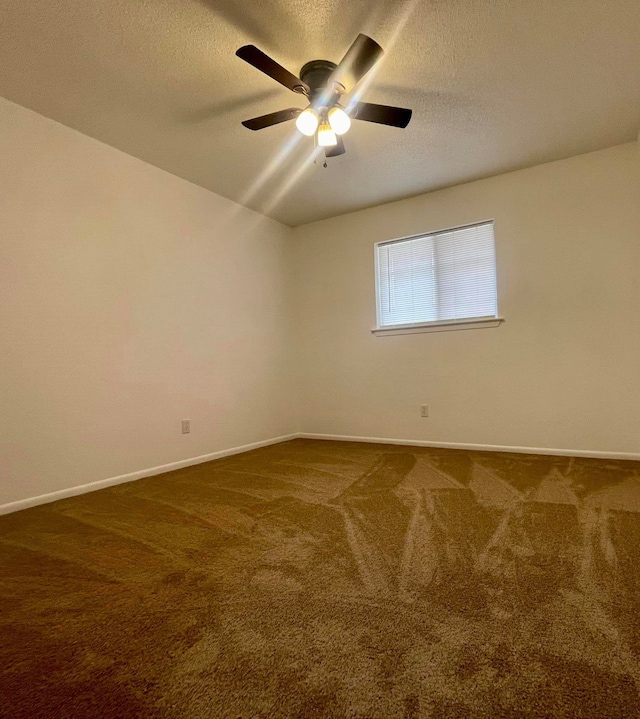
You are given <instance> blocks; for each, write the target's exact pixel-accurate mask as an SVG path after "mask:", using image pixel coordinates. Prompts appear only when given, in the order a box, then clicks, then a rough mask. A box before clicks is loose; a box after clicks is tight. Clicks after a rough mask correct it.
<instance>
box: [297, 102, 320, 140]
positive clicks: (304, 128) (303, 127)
mask: <svg viewBox="0 0 640 719" xmlns="http://www.w3.org/2000/svg"><path fill="white" fill-rule="evenodd" d="M318 122H319V120H318V114H317V113H316V112H315V110H312V109H311V108H310V107H308V108H307V109H306V110H303V111H302V112H301V113H300V114H299V115H298V117H297V119H296V127H297V128H298V130H300V132H301V133H302V134H303V135H306V136H307V137H311V136H312V135H313V134H314V133H315V131H316V130H317V129H318Z"/></svg>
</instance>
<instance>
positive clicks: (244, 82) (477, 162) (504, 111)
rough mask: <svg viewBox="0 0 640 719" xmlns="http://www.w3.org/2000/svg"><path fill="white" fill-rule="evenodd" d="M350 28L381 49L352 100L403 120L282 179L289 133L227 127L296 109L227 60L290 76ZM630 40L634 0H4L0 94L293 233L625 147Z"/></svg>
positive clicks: (331, 54)
mask: <svg viewBox="0 0 640 719" xmlns="http://www.w3.org/2000/svg"><path fill="white" fill-rule="evenodd" d="M358 32H364V33H367V34H369V35H371V36H372V37H374V38H375V39H376V40H378V41H379V42H380V43H381V44H382V46H383V47H384V48H385V50H386V56H385V59H384V62H383V63H382V64H381V65H380V67H379V68H378V72H377V74H376V75H375V76H374V77H372V78H371V83H370V85H369V87H368V89H367V91H366V94H365V95H364V98H365V99H366V100H369V101H370V102H381V103H387V104H391V105H400V106H404V107H410V108H413V110H414V116H413V119H412V121H411V123H410V125H409V127H408V128H407V129H406V130H397V129H394V128H387V127H382V126H379V125H378V126H376V125H372V124H369V123H362V122H354V127H353V129H352V130H351V131H350V132H349V134H348V135H347V136H346V138H345V142H346V146H347V154H346V155H344V156H343V157H340V158H336V159H335V160H333V161H331V162H330V163H329V167H328V168H327V169H324V168H322V167H321V166H320V164H318V165H317V166H314V165H313V164H308V165H307V166H306V169H303V170H302V172H298V170H299V168H301V167H302V168H304V161H305V159H306V158H308V155H309V152H310V150H311V141H310V140H308V139H306V138H304V139H302V138H300V137H299V135H297V133H296V132H295V129H294V126H293V123H288V124H283V125H280V126H277V127H274V128H270V129H268V130H264V131H262V132H257V133H253V132H250V131H249V130H246V129H245V128H243V127H242V126H241V125H240V123H241V121H242V120H245V119H248V118H250V117H254V116H257V115H262V114H264V113H268V112H272V111H274V110H278V109H281V108H286V107H303V106H304V99H303V98H301V97H297V96H295V95H294V94H293V93H291V92H289V91H288V90H286V89H284V88H282V87H281V86H280V85H278V84H277V83H275V82H274V81H272V80H270V79H269V78H268V77H266V76H264V75H262V74H261V73H259V72H258V71H257V70H255V69H253V68H251V67H250V66H249V65H247V64H246V63H243V62H242V61H241V60H239V59H238V58H237V57H235V55H234V53H235V51H236V49H237V48H238V47H240V46H241V45H244V44H247V43H253V44H256V45H258V46H259V47H261V48H262V49H263V50H265V51H266V52H267V53H269V54H271V55H272V56H273V57H274V59H276V60H277V61H278V62H280V63H282V64H284V65H285V66H286V67H287V68H288V69H290V70H291V71H293V72H298V71H299V69H300V67H301V66H302V65H303V64H304V63H305V62H306V61H308V60H311V59H316V58H324V59H327V60H332V61H335V62H337V61H339V60H340V58H341V57H342V55H343V54H344V52H345V51H346V49H347V48H348V47H349V45H350V44H351V42H352V41H353V40H354V38H355V36H356V35H357V33H358ZM639 36H640V3H639V2H638V1H637V0H607V2H602V0H562V2H558V0H535V2H531V0H447V1H446V2H445V1H443V0H404V1H403V2H398V0H375V1H374V2H371V1H370V0H349V2H344V1H343V0H316V1H314V2H310V0H295V1H293V2H292V1H291V0H261V2H237V0H149V1H148V2H143V3H140V2H138V3H136V2H131V1H130V0H110V1H109V2H104V1H103V0H58V2H49V3H47V2H40V1H39V0H3V2H2V5H1V7H0V66H1V67H2V73H0V95H3V96H5V97H7V98H8V99H9V100H12V101H13V102H16V103H18V104H20V105H24V106H26V107H29V108H31V109H33V110H35V111H37V112H39V113H41V114H43V115H45V116H47V117H50V118H53V119H54V120H57V121H58V122H61V123H63V124H65V125H68V126H69V127H72V128H74V129H76V130H79V131H81V132H83V133H85V134H87V135H90V136H92V137H95V138H97V139H98V140H101V141H103V142H106V143H107V144H109V145H113V146H114V147H117V148H119V149H120V150H123V151H124V152H127V153H129V154H131V155H134V156H135V157H138V158H140V159H142V160H145V161H146V162H149V163H151V164H152V165H156V166H158V167H160V168H162V169H165V170H168V171H169V172H171V173H173V174H176V175H178V176H180V177H183V178H185V179H187V180H190V181H192V182H194V183H196V184H199V185H202V186H203V187H206V188H208V189H210V190H213V191H214V192H216V193H218V194H220V195H223V196H224V197H227V198H229V199H232V200H234V201H236V202H239V203H240V204H243V205H247V206H249V207H251V208H253V209H257V210H259V211H261V212H263V213H266V214H268V215H270V216H272V217H274V218H276V219H278V220H280V221H281V222H283V223H285V224H288V225H298V224H302V223H305V222H310V221H312V220H317V219H321V218H325V217H330V216H334V215H338V214H341V213H344V212H348V211H352V210H355V209H359V208H362V207H367V206H371V205H375V204H380V203H383V202H387V201H390V200H396V199H399V198H402V197H407V196H409V195H416V194H421V193H423V192H427V191H429V190H433V189H436V188H441V187H446V186H450V185H454V184H458V183H461V182H466V181H469V180H471V179H477V178H479V177H486V176H489V175H495V174H498V173H502V172H506V171H509V170H513V169H517V168H522V167H528V166H532V165H536V164H539V163H542V162H547V161H551V160H557V159H561V158H564V157H569V156H572V155H578V154H581V153H586V152H591V151H593V150H599V149H602V148H604V147H610V146H613V145H618V144H622V143H625V142H631V141H633V140H635V139H636V138H637V136H638V129H639V126H640V104H639V101H640V84H639V82H640V81H639V78H640V43H638V37H639ZM295 137H299V140H300V141H299V142H298V144H297V146H296V147H295V148H294V150H293V151H292V152H290V153H284V154H283V153H282V148H283V147H285V146H286V145H287V142H288V141H289V140H291V138H295Z"/></svg>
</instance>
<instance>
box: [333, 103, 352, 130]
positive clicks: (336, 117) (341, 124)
mask: <svg viewBox="0 0 640 719" xmlns="http://www.w3.org/2000/svg"><path fill="white" fill-rule="evenodd" d="M328 118H329V124H330V125H331V129H332V130H333V131H334V132H335V133H336V135H344V134H345V132H348V131H349V128H350V127H351V118H350V117H349V115H347V113H346V112H345V111H344V110H343V109H342V108H341V107H332V108H331V109H330V110H329V115H328Z"/></svg>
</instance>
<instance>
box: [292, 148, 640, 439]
mask: <svg viewBox="0 0 640 719" xmlns="http://www.w3.org/2000/svg"><path fill="white" fill-rule="evenodd" d="M427 169H428V168H427ZM380 172H384V168H382V167H381V168H380ZM491 218H493V219H495V230H496V243H497V263H498V284H499V287H498V292H499V311H500V314H501V315H502V316H503V317H504V318H505V319H506V322H505V323H504V324H503V325H502V326H501V327H499V328H497V329H475V330H466V331H451V332H441V333H431V334H414V335H405V336H393V337H389V336H386V337H376V336H373V335H372V334H371V332H370V330H371V328H372V327H373V326H374V324H375V302H374V259H373V245H374V243H375V242H377V241H380V240H388V239H392V238H397V237H402V236H406V235H411V234H415V233H419V232H427V231H431V230H437V229H441V228H446V227H450V226H454V225H462V224H465V223H470V222H475V221H479V220H486V219H491ZM294 239H295V240H296V242H295V255H296V274H297V280H298V285H297V295H296V307H297V311H298V332H299V360H300V362H301V364H302V366H303V367H304V375H303V376H302V378H301V381H300V385H301V391H302V401H301V407H302V408H303V411H304V415H303V417H302V426H303V429H304V430H305V431H306V432H311V433H321V434H337V435H349V436H365V437H388V438H399V439H413V440H426V441H429V440H432V441H437V442H458V443H469V444H491V445H503V446H504V445H511V446H528V447H538V448H545V447H547V448H554V449H573V450H591V451H612V452H629V453H638V452H640V152H639V151H638V147H637V144H636V143H631V144H629V145H622V146H619V147H616V148H612V149H609V150H604V151H601V152H596V153H592V154H589V155H583V156H580V157H575V158H572V159H569V160H564V161H561V162H555V163H551V164H547V165H541V166H539V167H535V168H532V169H527V170H522V171H519V172H513V173H510V174H507V175H502V176H499V177H495V178H492V179H487V180H481V181H478V182H473V183H470V184H467V185H463V186H458V187H455V188H452V189H449V190H444V191H441V192H436V193H432V194H429V195H424V196H421V197H416V198H412V199H409V200H403V201H400V202H395V203H392V204H388V205H384V206H380V207H376V208H373V209H369V210H363V211H361V212H356V213H353V214H349V215H344V216H342V217H338V218H333V219H330V220H324V221H322V222H317V223H314V224H311V225H306V226H303V227H299V228H297V229H296V230H295V231H294ZM423 403H428V404H429V407H430V417H429V418H428V419H422V418H421V417H420V416H419V405H420V404H423Z"/></svg>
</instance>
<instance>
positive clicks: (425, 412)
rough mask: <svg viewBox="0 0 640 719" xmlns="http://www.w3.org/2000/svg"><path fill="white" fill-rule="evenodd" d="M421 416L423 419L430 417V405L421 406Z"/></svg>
mask: <svg viewBox="0 0 640 719" xmlns="http://www.w3.org/2000/svg"><path fill="white" fill-rule="evenodd" d="M420 416H421V417H428V416H429V405H428V404H423V405H420Z"/></svg>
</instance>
